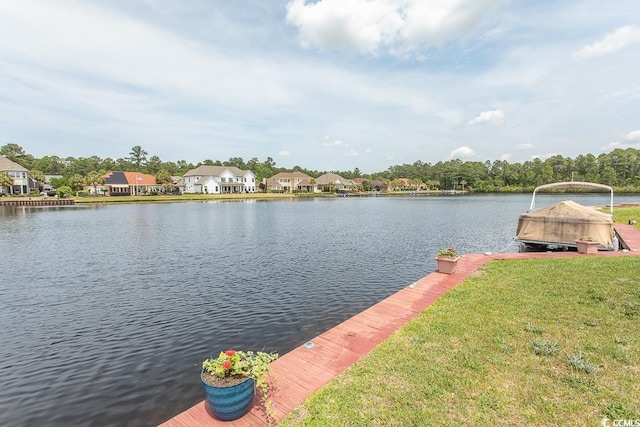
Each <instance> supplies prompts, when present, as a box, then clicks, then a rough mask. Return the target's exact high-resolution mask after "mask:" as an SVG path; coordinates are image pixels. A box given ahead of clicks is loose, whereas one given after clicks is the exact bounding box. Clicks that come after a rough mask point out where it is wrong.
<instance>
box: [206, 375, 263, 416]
mask: <svg viewBox="0 0 640 427" xmlns="http://www.w3.org/2000/svg"><path fill="white" fill-rule="evenodd" d="M200 380H201V381H202V386H203V387H204V396H205V400H206V401H207V403H208V404H209V406H210V407H211V411H212V412H213V415H215V416H216V418H218V419H220V420H222V421H231V420H237V419H238V418H240V417H241V416H243V415H244V414H246V413H247V412H249V409H251V403H252V402H253V396H254V395H255V393H256V380H255V379H253V378H247V379H246V380H244V381H243V382H241V383H240V384H236V385H232V386H228V387H218V386H213V385H210V384H207V383H206V382H205V381H204V378H203V377H202V373H201V374H200Z"/></svg>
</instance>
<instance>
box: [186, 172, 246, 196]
mask: <svg viewBox="0 0 640 427" xmlns="http://www.w3.org/2000/svg"><path fill="white" fill-rule="evenodd" d="M182 189H183V190H182V192H183V193H204V194H227V193H253V192H255V191H256V175H255V174H254V173H253V172H251V171H250V170H246V171H243V170H240V169H238V168H236V167H234V166H209V165H202V166H198V167H197V168H195V169H191V170H190V171H188V172H187V173H186V174H184V176H183V184H182Z"/></svg>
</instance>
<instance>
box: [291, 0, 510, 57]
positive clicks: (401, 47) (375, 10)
mask: <svg viewBox="0 0 640 427" xmlns="http://www.w3.org/2000/svg"><path fill="white" fill-rule="evenodd" d="M500 3H502V0H457V1H450V0H320V1H316V2H309V3H307V0H292V1H290V2H289V3H288V4H287V18H286V19H287V22H288V23H290V24H291V25H294V26H295V27H297V28H298V30H299V32H300V44H301V45H302V46H303V47H305V48H317V49H320V50H346V51H354V52H358V53H365V54H376V53H377V52H378V51H379V50H380V49H381V48H382V47H385V48H387V49H388V51H389V52H390V53H392V54H393V53H397V54H402V53H404V52H407V51H410V50H413V49H415V48H418V47H421V46H437V45H441V44H442V43H443V42H444V41H447V40H451V39H455V38H458V37H461V36H463V35H465V34H468V33H469V32H470V31H472V30H474V29H475V28H476V27H477V26H478V25H479V23H480V22H482V20H483V18H484V17H485V16H486V15H487V14H489V13H490V12H491V11H492V10H493V9H494V8H495V7H496V6H497V5H498V4H500Z"/></svg>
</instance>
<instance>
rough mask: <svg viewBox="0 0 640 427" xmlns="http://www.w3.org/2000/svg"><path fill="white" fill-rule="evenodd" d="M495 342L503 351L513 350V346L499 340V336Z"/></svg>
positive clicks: (509, 351)
mask: <svg viewBox="0 0 640 427" xmlns="http://www.w3.org/2000/svg"><path fill="white" fill-rule="evenodd" d="M496 344H497V345H498V348H499V349H500V350H502V351H504V352H505V353H511V352H513V350H514V348H513V346H512V345H511V344H509V343H508V342H505V341H503V340H501V339H500V338H497V339H496Z"/></svg>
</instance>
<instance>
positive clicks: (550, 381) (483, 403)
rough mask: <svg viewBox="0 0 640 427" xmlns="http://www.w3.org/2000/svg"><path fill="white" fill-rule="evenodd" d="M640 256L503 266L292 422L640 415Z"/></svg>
mask: <svg viewBox="0 0 640 427" xmlns="http://www.w3.org/2000/svg"><path fill="white" fill-rule="evenodd" d="M639 267H640V258H639V257H576V258H570V259H567V258H563V259H557V258H556V259H532V260H512V261H492V262H490V263H488V264H486V265H485V266H484V267H483V268H481V269H480V270H479V272H478V273H477V274H476V275H474V276H473V277H471V278H469V279H467V280H466V281H465V282H463V283H461V284H460V285H459V286H457V287H456V288H454V289H452V290H451V291H449V292H448V293H447V294H445V295H444V296H443V297H442V298H440V300H438V301H436V302H435V303H434V305H432V306H431V307H430V308H429V309H427V310H425V311H424V312H423V313H421V315H420V316H419V317H417V318H416V319H414V320H413V321H411V322H410V323H408V324H407V325H406V326H405V327H403V328H402V329H401V330H400V331H398V333H396V334H395V335H393V336H391V337H390V338H389V339H387V340H386V341H384V342H383V343H382V344H380V345H379V346H378V347H377V348H375V349H374V350H373V351H372V352H371V353H369V354H368V355H366V356H365V357H363V358H362V359H361V360H359V361H358V362H357V363H356V364H355V365H353V366H352V367H351V368H349V369H348V370H347V371H345V372H344V373H343V374H342V375H340V376H339V377H337V378H336V379H334V380H333V381H332V382H331V383H329V384H328V385H327V386H326V387H324V388H323V389H322V390H320V391H319V392H317V393H315V394H314V395H312V396H311V397H310V398H309V399H308V400H307V402H305V403H304V404H303V405H301V406H300V407H299V408H297V409H296V410H294V411H293V412H292V413H291V414H289V415H288V416H287V417H286V418H285V420H283V422H282V423H281V425H283V426H298V425H310V426H328V425H342V426H429V425H452V426H457V425H496V424H498V425H531V426H538V425H600V422H601V419H602V418H604V417H606V418H609V419H612V420H613V419H639V418H640V400H638V396H640V382H639V381H638V378H640V335H639V334H638V324H639V323H640V276H638V268H639Z"/></svg>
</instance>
